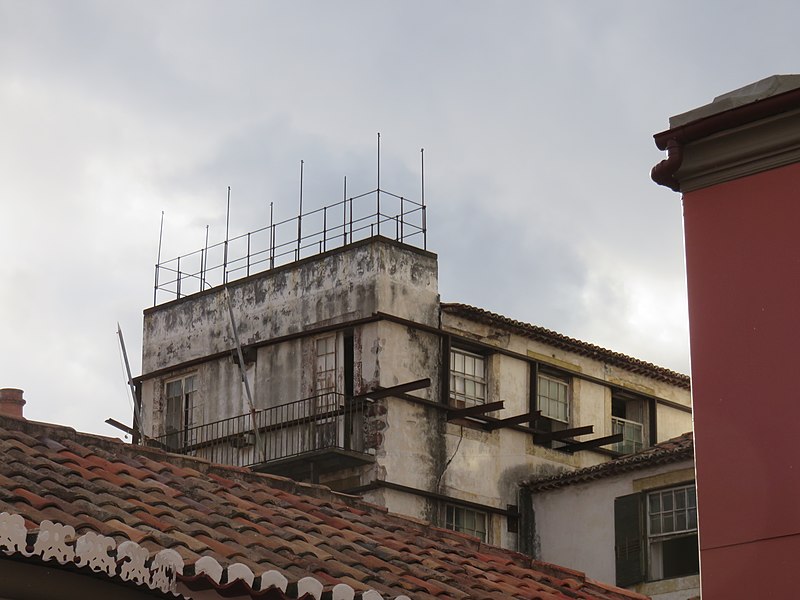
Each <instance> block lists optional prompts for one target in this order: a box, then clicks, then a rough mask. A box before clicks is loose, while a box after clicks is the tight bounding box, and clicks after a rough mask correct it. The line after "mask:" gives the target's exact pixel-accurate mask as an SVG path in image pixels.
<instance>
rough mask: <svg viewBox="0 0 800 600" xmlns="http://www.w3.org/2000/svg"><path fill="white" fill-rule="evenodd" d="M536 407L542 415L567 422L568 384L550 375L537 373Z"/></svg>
mask: <svg viewBox="0 0 800 600" xmlns="http://www.w3.org/2000/svg"><path fill="white" fill-rule="evenodd" d="M536 391H537V404H536V406H537V409H538V410H540V411H542V416H543V417H547V418H548V419H553V420H555V421H560V422H561V423H569V385H568V384H567V382H566V381H564V380H562V379H557V378H555V377H552V376H550V375H539V379H538V382H537V386H536Z"/></svg>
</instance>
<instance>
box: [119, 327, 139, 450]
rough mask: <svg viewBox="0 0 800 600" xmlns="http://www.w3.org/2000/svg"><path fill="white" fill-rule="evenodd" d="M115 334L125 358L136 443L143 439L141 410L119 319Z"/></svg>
mask: <svg viewBox="0 0 800 600" xmlns="http://www.w3.org/2000/svg"><path fill="white" fill-rule="evenodd" d="M117 336H118V337H119V345H120V347H121V348H122V357H123V358H124V359H125V372H126V373H127V375H128V387H129V388H130V390H131V396H132V397H133V443H134V444H138V443H139V442H140V441H141V440H143V439H144V433H143V432H142V411H141V408H140V406H139V401H138V400H137V399H136V387H135V386H134V385H133V375H131V365H130V363H129V362H128V352H127V350H125V338H123V337H122V327H120V325H119V321H117Z"/></svg>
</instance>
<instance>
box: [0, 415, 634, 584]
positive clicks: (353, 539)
mask: <svg viewBox="0 0 800 600" xmlns="http://www.w3.org/2000/svg"><path fill="white" fill-rule="evenodd" d="M0 452H2V456H3V460H2V461H0V513H2V512H7V513H11V514H12V515H13V514H16V515H20V516H22V517H23V519H24V526H25V528H26V530H27V531H28V532H29V533H30V532H31V531H34V530H37V529H38V528H40V527H43V526H44V527H47V526H50V525H49V524H46V523H45V522H46V521H52V522H54V523H60V524H63V525H65V526H68V527H71V528H73V529H74V532H75V533H74V535H75V536H76V537H77V536H85V535H86V534H87V533H89V532H94V533H96V534H99V535H101V536H108V538H113V540H112V545H113V543H116V544H117V545H118V548H123V544H124V543H125V542H128V543H130V542H134V543H135V544H138V546H139V547H141V548H145V549H146V550H147V551H148V552H149V553H150V554H151V556H154V555H156V554H157V553H163V552H164V551H165V549H168V550H172V551H174V552H175V553H177V555H176V554H174V553H173V554H171V555H170V556H172V558H173V559H176V560H177V558H176V557H177V556H178V555H179V557H180V560H182V561H183V564H184V565H185V567H184V571H183V578H184V580H185V581H189V580H191V582H192V585H193V586H194V588H197V587H200V588H203V587H205V588H208V587H217V588H221V587H226V588H228V592H225V591H224V590H222V591H221V593H222V594H223V595H224V594H225V593H232V591H235V590H231V589H230V588H231V586H233V587H236V586H238V588H236V589H237V590H238V592H242V591H245V592H249V593H251V595H254V597H265V596H264V595H263V592H258V593H255V592H254V591H253V589H254V588H252V587H251V586H252V585H254V584H253V583H252V581H251V579H252V575H251V576H250V577H249V578H248V577H245V579H242V580H239V579H236V578H237V577H239V576H238V575H237V576H236V577H234V575H235V574H236V573H244V574H248V573H249V574H256V575H257V576H259V577H262V576H261V574H262V573H265V575H264V576H263V578H262V579H259V582H260V585H262V586H266V585H270V584H269V582H270V581H275V580H277V579H282V578H283V577H285V581H288V582H289V586H288V587H287V588H286V590H285V591H286V592H287V594H288V593H289V592H291V591H292V590H294V593H295V596H294V597H298V596H303V597H304V598H311V597H316V598H318V600H319V598H320V597H321V596H322V595H323V594H322V593H321V592H320V590H322V589H324V590H325V594H324V596H325V597H330V598H344V597H350V598H352V597H353V596H352V595H349V596H348V594H344V595H342V593H341V590H342V589H351V588H352V590H355V591H356V596H355V597H356V598H363V599H369V598H376V599H377V598H384V599H386V598H398V597H403V596H407V597H408V598H411V599H412V600H433V599H440V600H443V599H456V598H457V599H467V598H480V599H500V598H503V599H509V598H526V599H535V598H539V599H550V600H552V599H556V598H583V599H586V600H591V599H626V598H644V597H643V596H641V595H639V594H636V593H634V592H629V591H626V590H620V589H618V588H615V587H613V586H608V585H606V584H602V583H599V582H595V581H593V580H591V579H588V578H586V577H585V576H584V575H583V574H582V573H580V572H577V571H573V570H570V569H566V568H562V567H558V566H555V565H550V564H547V563H541V562H537V561H534V560H532V559H530V558H528V557H526V556H524V555H522V554H518V553H515V552H511V551H506V550H502V549H499V548H496V547H493V546H488V545H486V544H482V543H481V542H480V541H479V540H477V539H476V538H472V537H469V536H466V535H462V534H459V533H456V532H452V531H446V530H443V529H439V528H436V527H434V526H432V525H430V524H429V523H425V522H420V521H416V520H412V519H408V518H404V517H400V516H397V515H393V514H390V513H387V512H386V511H385V510H383V509H381V508H378V507H376V506H373V505H370V504H367V503H365V502H363V501H361V500H360V499H357V498H353V497H350V496H344V495H341V494H337V493H334V492H331V491H330V490H329V489H327V488H324V487H322V486H316V485H308V484H301V483H295V482H293V481H290V480H288V479H284V478H280V477H275V476H271V475H265V474H258V473H253V472H251V471H249V470H247V469H242V468H236V467H226V466H220V465H214V464H211V463H208V462H206V461H203V460H200V459H195V458H191V457H185V456H178V455H172V454H167V453H165V452H163V451H160V450H157V449H151V448H144V447H140V446H132V445H129V444H124V443H122V442H121V441H119V440H114V439H110V438H104V437H99V436H93V435H88V434H81V433H77V432H75V431H74V430H72V429H69V428H66V427H59V426H53V425H46V424H42V423H33V422H29V421H25V420H21V419H15V418H11V417H4V416H0ZM43 524H44V525H43ZM0 533H2V532H0ZM90 537H91V536H90ZM28 539H29V540H30V535H29V536H28ZM103 539H105V538H103ZM0 541H2V536H1V535H0ZM29 543H30V542H29ZM126 548H128V550H130V547H127V546H126ZM0 552H2V545H0ZM203 557H206V558H203ZM201 559H202V560H201ZM216 562H218V563H219V564H220V565H222V566H223V567H229V568H227V570H226V573H227V575H220V573H219V572H217V573H216V580H215V581H213V582H211V583H209V577H208V576H205V575H201V576H200V577H196V576H195V577H194V578H193V577H192V575H193V573H195V571H193V569H196V570H197V573H200V572H205V573H210V572H212V571H214V570H215V568H212V567H213V565H214V564H215V563H216ZM235 563H239V566H236V565H235ZM209 565H211V566H209ZM231 573H234V575H232V574H231ZM187 578H188V579H187ZM226 578H231V579H236V580H232V581H229V580H228V579H226ZM179 579H180V577H179ZM314 580H316V581H317V582H318V585H319V588H318V589H316V591H315V588H314V585H312V584H310V583H309V582H310V581H312V582H313V581H314ZM303 586H304V587H303ZM337 586H338V587H337ZM348 586H349V587H348ZM194 588H193V589H194ZM303 590H305V591H303ZM336 590H339V591H336ZM368 590H374V591H368ZM306 592H311V595H309V596H304V595H303V594H305V593H306ZM269 597H276V598H277V597H289V596H284V595H283V594H282V593H281V594H280V595H278V596H276V595H272V596H269Z"/></svg>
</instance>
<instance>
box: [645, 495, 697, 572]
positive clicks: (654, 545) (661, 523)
mask: <svg viewBox="0 0 800 600" xmlns="http://www.w3.org/2000/svg"><path fill="white" fill-rule="evenodd" d="M646 514H647V565H648V567H647V571H648V573H647V576H648V580H649V581H658V580H661V579H664V563H663V560H664V555H663V544H664V542H666V541H669V540H673V539H677V538H686V537H690V536H695V537H696V536H697V488H696V485H695V484H694V483H692V484H688V485H682V486H678V487H672V488H667V489H662V490H655V491H652V492H648V493H647V497H646ZM681 522H682V523H683V524H682V526H681Z"/></svg>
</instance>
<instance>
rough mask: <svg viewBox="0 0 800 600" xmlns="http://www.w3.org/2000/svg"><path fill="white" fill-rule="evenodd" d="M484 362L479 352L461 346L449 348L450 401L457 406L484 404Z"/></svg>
mask: <svg viewBox="0 0 800 600" xmlns="http://www.w3.org/2000/svg"><path fill="white" fill-rule="evenodd" d="M486 362H487V360H486V357H485V356H483V355H481V354H476V353H474V352H469V351H468V350H463V349H461V348H451V349H450V400H451V402H454V403H455V404H456V405H457V406H462V405H463V406H476V405H479V404H486V396H487V389H488V385H487V384H488V381H487V377H486V370H487V369H486V367H487V365H486ZM462 365H463V366H462Z"/></svg>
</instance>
